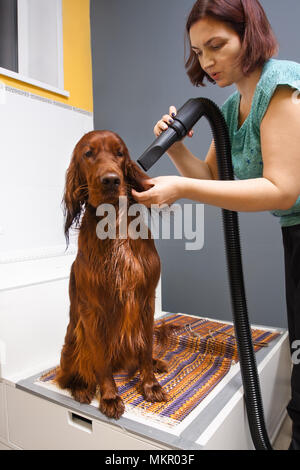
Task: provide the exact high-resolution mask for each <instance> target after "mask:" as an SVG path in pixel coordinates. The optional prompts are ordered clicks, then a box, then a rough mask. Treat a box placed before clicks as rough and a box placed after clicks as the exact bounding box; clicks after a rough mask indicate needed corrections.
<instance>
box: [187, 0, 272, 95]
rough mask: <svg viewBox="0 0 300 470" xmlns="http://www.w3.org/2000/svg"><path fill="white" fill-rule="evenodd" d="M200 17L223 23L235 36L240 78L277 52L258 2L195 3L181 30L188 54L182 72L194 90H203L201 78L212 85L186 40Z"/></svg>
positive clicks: (207, 0)
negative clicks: (200, 88) (185, 73)
mask: <svg viewBox="0 0 300 470" xmlns="http://www.w3.org/2000/svg"><path fill="white" fill-rule="evenodd" d="M204 17H210V18H213V19H215V20H217V21H221V22H223V23H226V25H227V26H229V27H230V28H231V29H233V30H234V31H235V32H236V33H237V34H238V35H239V37H240V40H241V44H242V48H241V54H240V56H239V57H238V61H239V63H240V64H241V67H242V71H243V73H244V75H249V74H250V73H251V72H253V71H254V70H255V69H256V68H257V67H259V66H262V65H264V63H265V62H266V61H267V60H268V59H270V58H271V57H272V56H273V55H275V54H276V53H277V52H278V43H277V40H276V37H275V35H274V33H273V31H272V28H271V25H270V23H269V21H268V18H267V16H266V13H265V11H264V9H263V8H262V6H261V4H260V3H259V2H258V0H197V2H196V3H195V4H194V6H193V8H192V10H191V12H190V14H189V16H188V19H187V22H186V27H185V35H186V40H187V42H188V47H189V52H190V55H189V57H188V59H187V60H186V62H185V68H186V70H187V74H188V76H189V78H190V80H191V82H192V84H193V85H195V86H205V85H204V83H203V80H204V78H205V77H206V78H207V80H208V81H209V82H212V83H216V82H215V81H214V80H213V79H212V78H211V77H210V76H209V75H208V74H207V73H206V72H205V71H204V70H203V69H202V67H201V66H200V63H199V60H198V57H197V56H196V54H195V52H194V51H193V50H192V48H191V43H190V38H189V32H190V28H191V27H192V25H193V24H194V23H196V22H197V21H199V20H201V19H202V18H204ZM185 50H186V49H185Z"/></svg>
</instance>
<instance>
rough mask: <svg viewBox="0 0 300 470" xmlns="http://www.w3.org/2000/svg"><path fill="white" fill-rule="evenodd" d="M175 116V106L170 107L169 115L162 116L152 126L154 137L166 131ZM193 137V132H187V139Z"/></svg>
mask: <svg viewBox="0 0 300 470" xmlns="http://www.w3.org/2000/svg"><path fill="white" fill-rule="evenodd" d="M176 114H177V111H176V108H175V106H170V108H169V114H164V116H163V117H162V118H161V119H160V120H159V121H158V122H157V123H156V124H155V126H154V129H153V132H154V134H155V136H156V137H158V136H159V135H160V134H161V133H162V132H164V131H166V130H167V129H168V127H169V125H171V124H172V123H173V118H174V117H175V116H176ZM193 135H194V131H189V132H188V133H187V136H188V137H193ZM173 145H176V143H175V144H173Z"/></svg>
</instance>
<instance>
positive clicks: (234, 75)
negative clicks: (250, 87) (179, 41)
mask: <svg viewBox="0 0 300 470" xmlns="http://www.w3.org/2000/svg"><path fill="white" fill-rule="evenodd" d="M190 41H191V47H192V49H193V51H194V52H195V54H196V55H197V57H198V60H199V62H200V65H201V67H202V69H203V70H204V71H205V72H206V73H207V74H208V75H209V76H210V77H211V78H212V79H213V80H215V81H216V83H217V84H218V85H219V86H220V87H222V88H223V87H225V86H229V85H232V84H233V83H237V82H238V81H239V80H240V79H241V78H242V77H243V73H242V70H241V68H240V66H239V65H238V64H237V58H238V56H239V54H240V51H241V41H240V38H239V35H238V34H237V33H236V32H235V31H234V30H233V29H231V28H230V27H229V26H227V25H226V24H225V23H222V22H220V21H217V20H215V19H213V18H209V17H205V18H203V19H201V20H199V21H198V22H197V23H195V24H193V26H192V27H191V29H190Z"/></svg>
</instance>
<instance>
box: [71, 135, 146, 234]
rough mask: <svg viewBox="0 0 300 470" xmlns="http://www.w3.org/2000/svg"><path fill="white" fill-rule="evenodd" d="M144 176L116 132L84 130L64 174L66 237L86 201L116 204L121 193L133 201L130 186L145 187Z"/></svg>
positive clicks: (77, 221)
mask: <svg viewBox="0 0 300 470" xmlns="http://www.w3.org/2000/svg"><path fill="white" fill-rule="evenodd" d="M147 179H148V176H147V175H146V174H145V173H144V172H143V171H142V170H140V168H139V167H138V166H137V164H136V163H135V162H133V161H132V160H131V158H130V156H129V152H128V149H127V147H126V145H125V143H124V142H123V140H122V139H121V137H119V136H118V135H117V134H115V133H114V132H111V131H107V130H103V131H102V130H101V131H92V132H88V133H87V134H85V135H84V136H83V137H82V138H81V139H80V140H79V142H78V143H77V144H76V146H75V149H74V151H73V155H72V158H71V163H70V166H69V168H68V170H67V174H66V185H65V194H64V198H63V203H64V207H65V235H66V237H67V239H68V232H69V229H70V227H71V226H72V225H73V224H75V225H78V223H79V220H80V215H81V212H82V210H83V208H84V207H85V205H86V204H90V205H91V206H93V207H95V208H97V207H98V206H99V204H101V203H110V204H117V203H118V201H119V197H120V196H127V197H128V200H129V203H130V204H131V203H134V202H135V200H134V199H133V197H132V194H131V189H132V188H134V189H135V190H136V191H143V190H145V189H148V188H149V186H147V185H146V183H145V180H147Z"/></svg>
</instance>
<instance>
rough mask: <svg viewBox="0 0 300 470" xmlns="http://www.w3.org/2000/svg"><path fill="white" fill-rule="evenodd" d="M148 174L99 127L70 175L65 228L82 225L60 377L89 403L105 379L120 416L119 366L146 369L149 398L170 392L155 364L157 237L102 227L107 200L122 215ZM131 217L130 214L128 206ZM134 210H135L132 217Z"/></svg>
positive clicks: (109, 410) (104, 388)
mask: <svg viewBox="0 0 300 470" xmlns="http://www.w3.org/2000/svg"><path fill="white" fill-rule="evenodd" d="M145 179H147V175H146V174H144V173H143V172H142V171H141V170H140V169H139V167H138V166H137V165H136V164H135V163H134V162H133V161H132V160H131V159H130V157H129V154H128V150H127V147H126V145H125V143H124V142H123V140H122V139H121V138H120V137H119V136H118V135H117V134H115V133H113V132H110V131H93V132H89V133H88V134H86V135H84V136H83V137H82V139H81V140H80V141H79V142H78V143H77V145H76V147H75V149H74V152H73V156H72V160H71V163H70V166H69V168H68V170H67V175H66V187H65V195H64V204H65V215H66V218H65V234H66V238H67V240H68V234H69V229H70V228H71V226H73V227H74V226H75V227H77V228H79V238H78V253H77V257H76V259H75V261H74V263H73V265H72V268H71V274H70V285H69V294H70V322H69V325H68V328H67V333H66V337H65V343H64V346H63V349H62V353H61V361H60V367H59V369H58V373H57V376H56V382H57V383H58V385H59V386H60V387H61V388H67V389H69V390H70V391H71V394H72V396H73V397H74V398H75V400H78V401H79V402H81V403H90V402H91V400H92V399H93V397H94V396H95V393H96V387H97V386H99V387H100V410H101V411H102V413H104V414H105V415H107V416H108V417H111V418H116V419H118V418H119V417H120V416H121V415H122V413H123V412H124V404H123V401H122V399H121V397H120V396H119V395H118V390H117V387H116V384H115V381H114V378H113V372H114V371H117V370H120V369H122V370H127V371H129V372H130V373H133V372H134V371H137V370H138V369H139V370H140V388H141V392H142V394H143V395H144V398H145V399H146V400H147V401H150V402H156V401H165V400H166V399H167V395H166V393H165V391H164V390H163V389H162V387H161V385H160V384H159V383H158V381H157V379H156V378H155V375H154V372H163V371H166V370H167V368H166V364H165V363H164V362H163V361H161V360H159V359H153V356H152V349H153V347H152V345H153V333H154V300H155V288H156V286H157V283H158V280H159V276H160V259H159V256H158V253H157V251H156V248H155V245H154V241H153V239H152V238H151V234H150V232H149V236H148V238H147V239H142V238H137V239H132V238H130V237H127V238H125V239H120V238H116V239H110V238H107V239H105V240H100V239H99V238H98V236H97V233H96V226H97V224H98V222H99V217H98V216H97V215H96V209H97V207H98V206H99V205H100V204H101V203H111V204H113V205H114V207H115V209H116V214H117V218H118V217H120V214H119V212H118V206H119V196H127V201H128V206H129V205H130V204H133V203H136V201H135V200H134V199H133V197H132V195H131V188H134V189H136V190H137V191H142V190H143V189H145V184H143V181H144V180H145ZM126 217H128V216H127V214H126ZM129 223H130V217H128V224H129Z"/></svg>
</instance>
